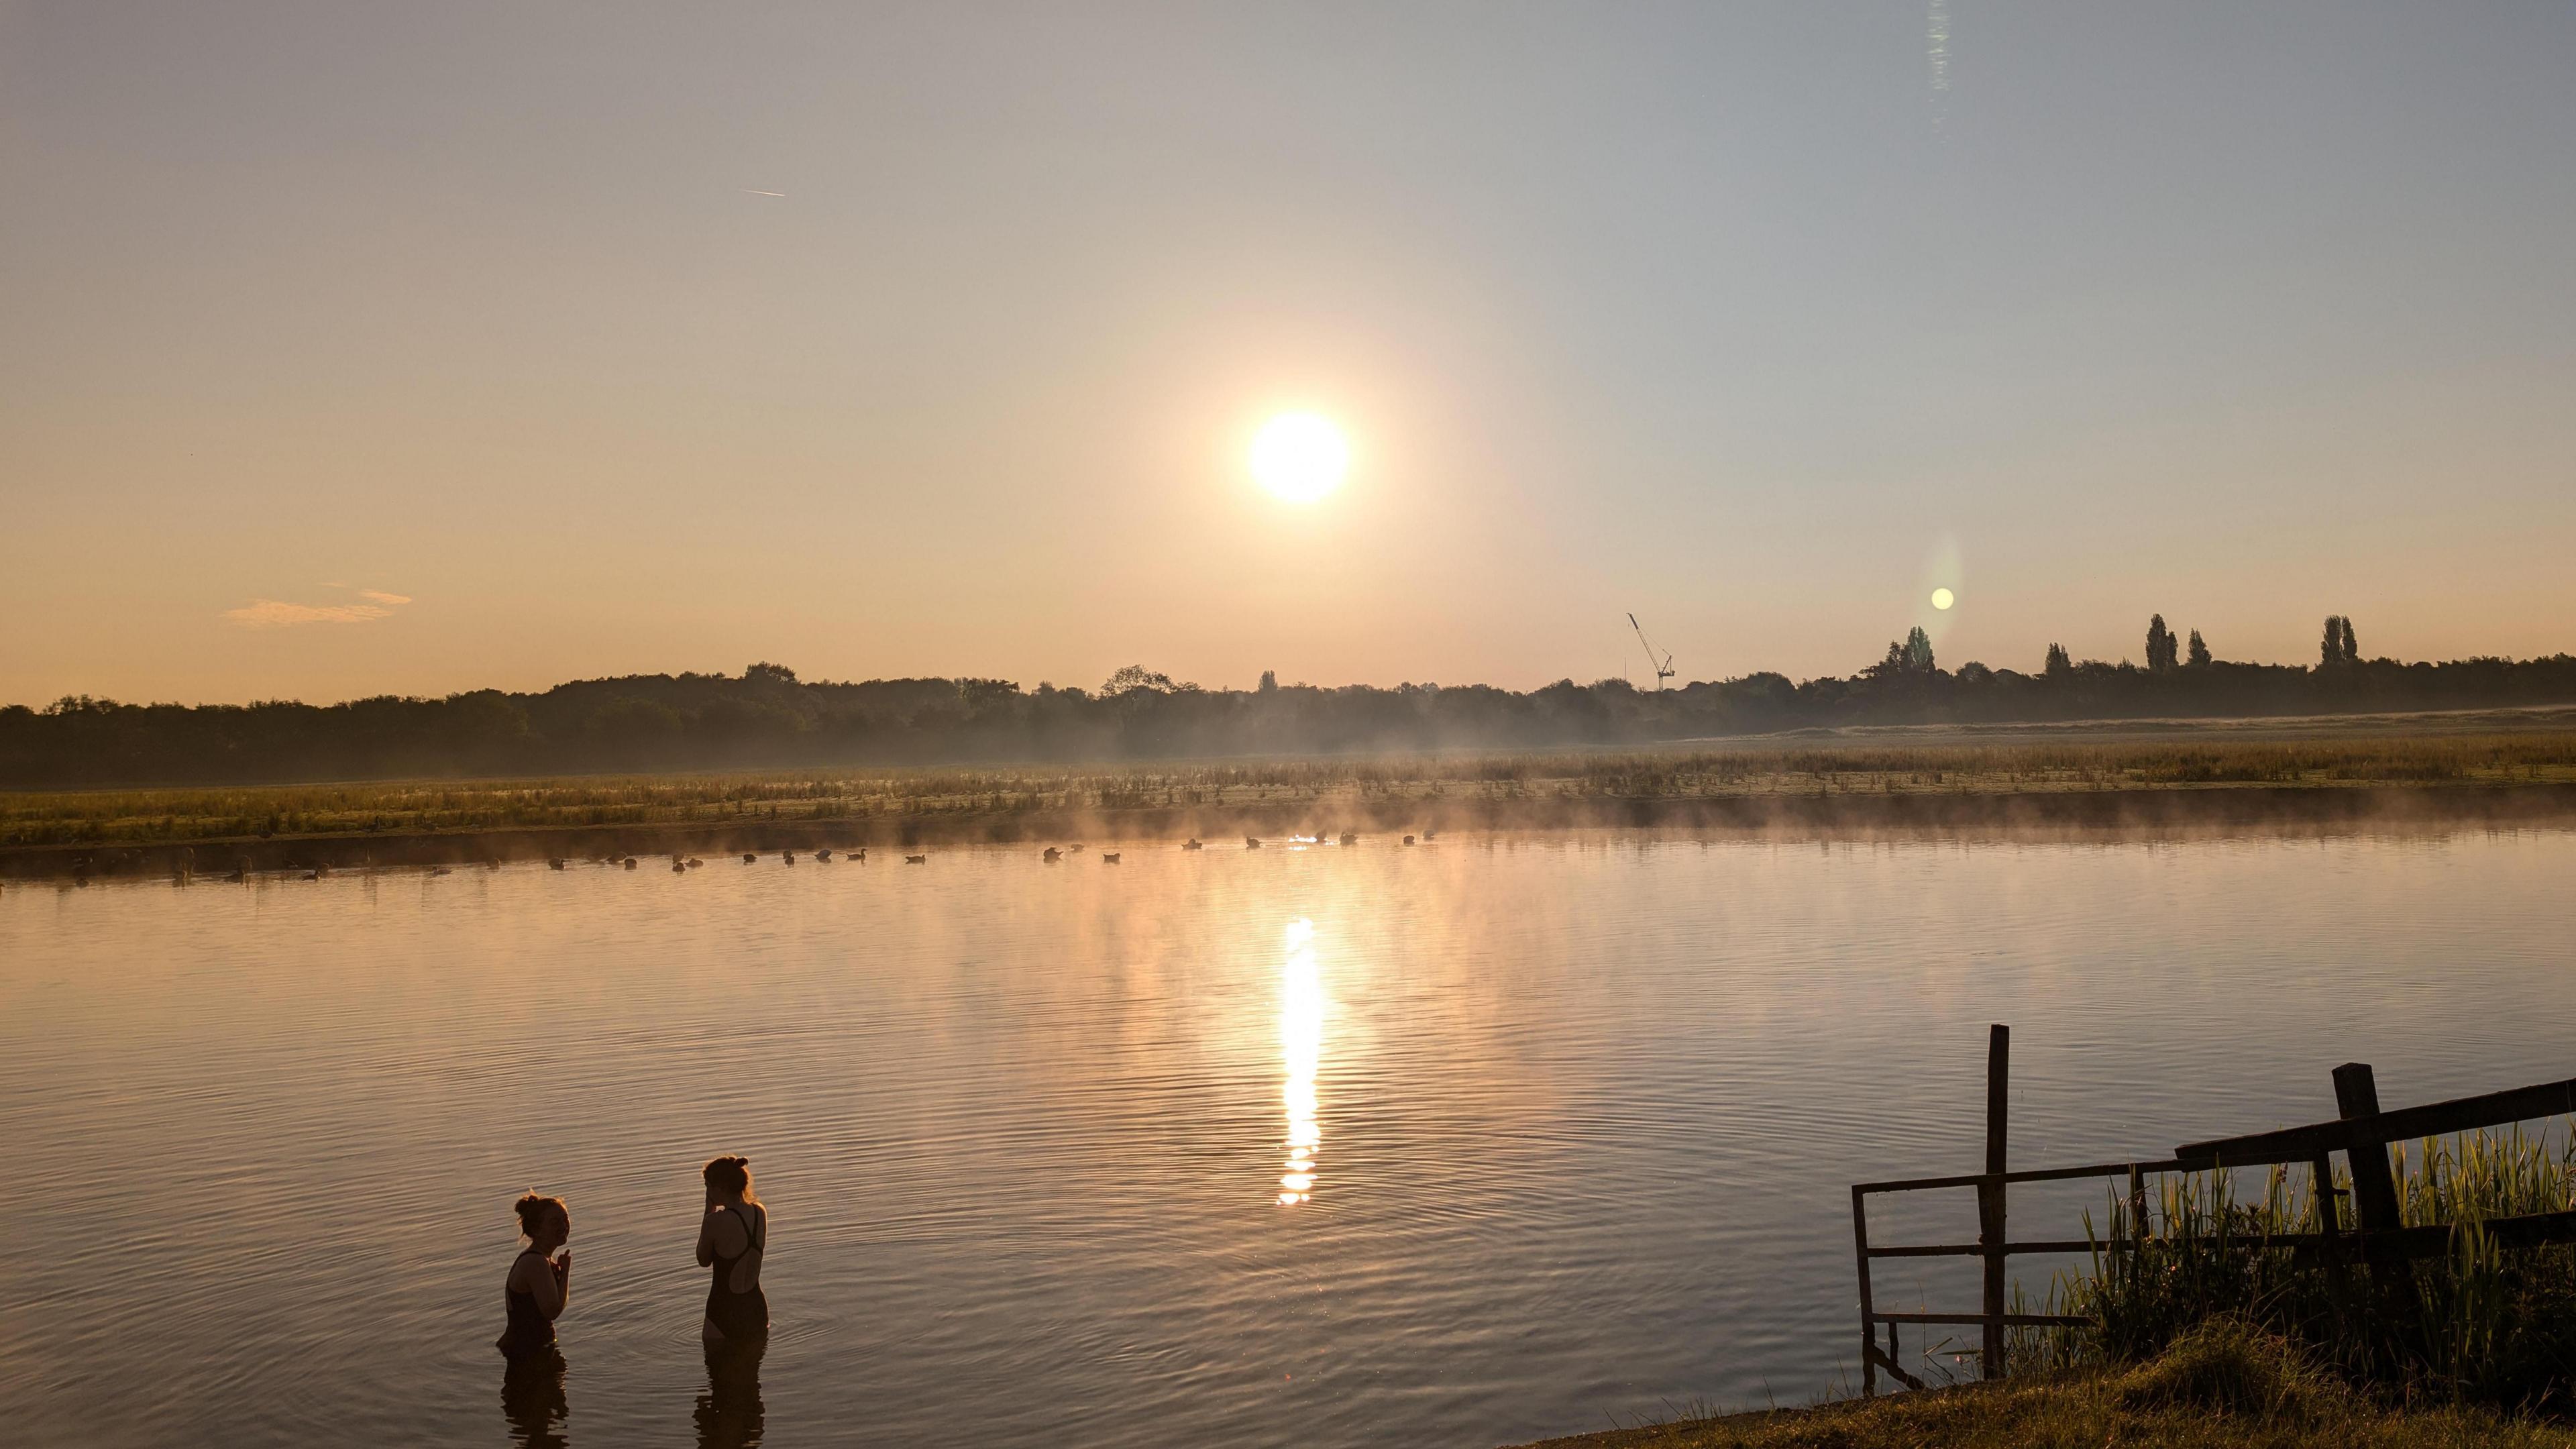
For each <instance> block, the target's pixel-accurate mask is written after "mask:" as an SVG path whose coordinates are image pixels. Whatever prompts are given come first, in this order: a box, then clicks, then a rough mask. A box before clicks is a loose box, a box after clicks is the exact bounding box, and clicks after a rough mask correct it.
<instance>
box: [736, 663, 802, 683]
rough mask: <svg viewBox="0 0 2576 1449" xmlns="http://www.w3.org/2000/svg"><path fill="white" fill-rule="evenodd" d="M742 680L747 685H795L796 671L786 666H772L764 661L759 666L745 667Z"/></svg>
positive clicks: (749, 665)
mask: <svg viewBox="0 0 2576 1449" xmlns="http://www.w3.org/2000/svg"><path fill="white" fill-rule="evenodd" d="M742 678H743V682H744V683H745V684H794V683H795V682H796V671H795V670H793V669H790V668H788V667H787V666H786V665H784V664H772V663H770V662H769V661H768V660H766V659H764V660H762V661H760V662H759V663H758V664H746V665H744V666H743V669H742Z"/></svg>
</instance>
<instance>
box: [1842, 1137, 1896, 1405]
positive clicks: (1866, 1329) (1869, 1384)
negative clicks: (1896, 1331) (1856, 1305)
mask: <svg viewBox="0 0 2576 1449" xmlns="http://www.w3.org/2000/svg"><path fill="white" fill-rule="evenodd" d="M1852 1252H1853V1255H1854V1256H1855V1257H1857V1258H1858V1259H1859V1260H1860V1396H1861V1397H1862V1398H1864V1399H1866V1398H1871V1397H1873V1396H1875V1395H1876V1394H1877V1393H1878V1359H1877V1358H1876V1357H1875V1355H1876V1354H1877V1351H1878V1325H1877V1324H1874V1323H1872V1322H1870V1321H1869V1320H1870V1316H1871V1314H1872V1313H1874V1312H1875V1311H1876V1310H1875V1309H1874V1308H1873V1307H1872V1306H1871V1303H1870V1292H1869V1198H1868V1196H1867V1195H1866V1194H1864V1193H1863V1192H1862V1191H1861V1190H1860V1185H1859V1184H1857V1183H1855V1184H1853V1185H1852ZM1895 1326H1896V1325H1894V1324H1892V1323H1891V1324H1889V1325H1888V1327H1890V1328H1893V1327H1895Z"/></svg>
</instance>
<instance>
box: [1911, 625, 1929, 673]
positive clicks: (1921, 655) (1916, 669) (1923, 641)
mask: <svg viewBox="0 0 2576 1449" xmlns="http://www.w3.org/2000/svg"><path fill="white" fill-rule="evenodd" d="M1905 667H1906V669H1907V670H1909V671H1911V672H1912V673H1915V674H1929V673H1931V672H1932V636H1931V635H1929V634H1926V633H1924V632H1923V626H1922V625H1920V624H1917V625H1915V626H1914V627H1913V628H1912V629H1911V630H1908V631H1907V632H1906V635H1905Z"/></svg>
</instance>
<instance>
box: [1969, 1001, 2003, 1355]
mask: <svg viewBox="0 0 2576 1449" xmlns="http://www.w3.org/2000/svg"><path fill="white" fill-rule="evenodd" d="M2011 1079H2012V1028H2011V1027H2008V1026H2005V1025H2003V1024H2002V1023H2000V1022H1998V1023H1996V1024H1995V1026H1994V1027H1992V1028H1991V1029H1990V1030H1989V1031H1988V1033H1987V1036H1986V1175H1987V1179H1988V1180H1987V1181H1985V1182H1981V1183H1979V1184H1977V1246H1978V1247H1979V1248H1981V1249H1983V1250H1984V1254H1985V1263H1986V1295H1985V1310H1984V1311H1985V1320H1986V1322H1985V1329H1986V1341H1985V1352H1984V1353H1983V1354H1982V1355H1980V1357H1981V1358H1982V1359H1983V1360H1984V1362H1983V1365H1982V1368H1981V1373H1982V1376H1983V1377H1985V1378H1990V1379H1999V1378H2002V1377H2003V1376H2004V1367H2005V1365H2004V1265H2005V1261H2006V1259H2005V1256H2004V1180H2003V1175H2004V1171H2005V1168H2004V1128H2005V1122H2006V1118H2007V1116H2008V1115H2009V1111H2010V1106H2009V1103H2010V1090H2009V1089H2010V1087H2011Z"/></svg>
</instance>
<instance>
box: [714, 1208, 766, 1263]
mask: <svg viewBox="0 0 2576 1449" xmlns="http://www.w3.org/2000/svg"><path fill="white" fill-rule="evenodd" d="M725 1211H727V1212H729V1213H732V1214H733V1220H734V1221H735V1222H738V1223H740V1224H742V1242H743V1247H742V1251H741V1252H739V1253H736V1254H734V1255H733V1256H732V1257H730V1258H725V1259H724V1261H726V1262H728V1263H739V1262H741V1261H742V1260H743V1259H744V1258H746V1257H749V1256H750V1255H751V1254H753V1253H757V1252H759V1251H760V1240H761V1239H762V1238H765V1237H767V1236H769V1213H768V1210H767V1209H765V1208H759V1207H755V1206H754V1205H753V1204H751V1203H744V1204H742V1205H741V1206H739V1207H737V1206H734V1205H732V1204H727V1205H726V1206H725ZM754 1212H758V1213H759V1214H760V1216H759V1217H758V1218H756V1219H755V1218H754V1217H752V1216H751V1214H752V1213H754ZM755 1222H756V1223H758V1224H759V1228H758V1230H757V1231H754V1229H753V1224H754V1223H755ZM717 1256H719V1257H723V1255H722V1254H718V1255H717Z"/></svg>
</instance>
